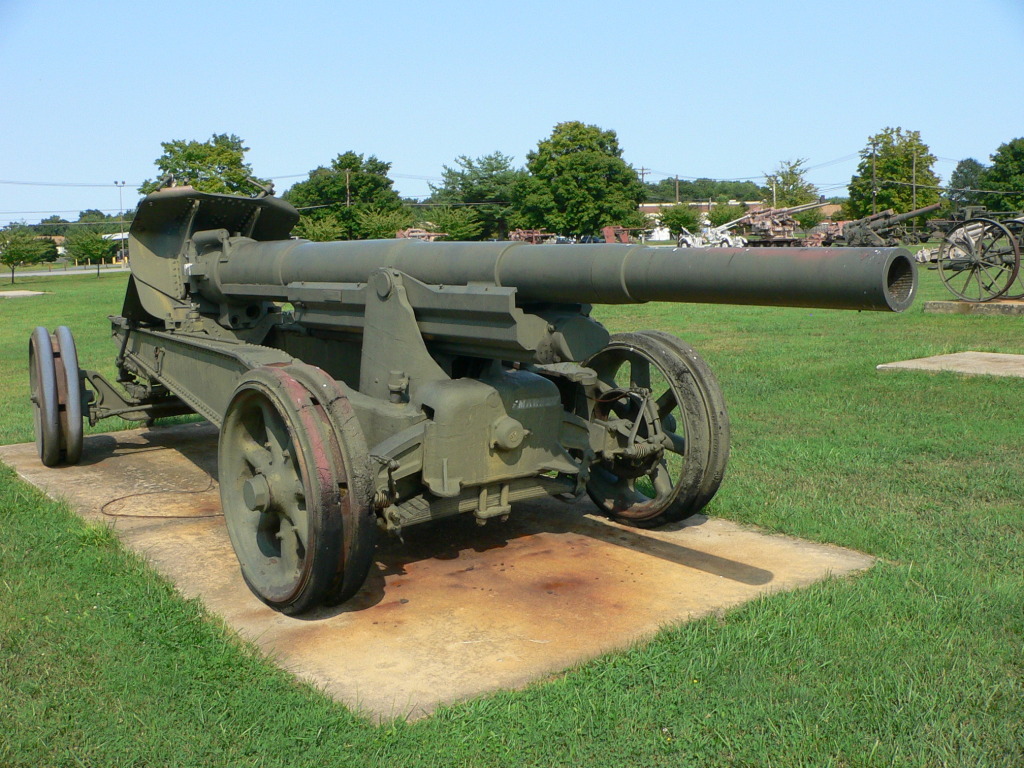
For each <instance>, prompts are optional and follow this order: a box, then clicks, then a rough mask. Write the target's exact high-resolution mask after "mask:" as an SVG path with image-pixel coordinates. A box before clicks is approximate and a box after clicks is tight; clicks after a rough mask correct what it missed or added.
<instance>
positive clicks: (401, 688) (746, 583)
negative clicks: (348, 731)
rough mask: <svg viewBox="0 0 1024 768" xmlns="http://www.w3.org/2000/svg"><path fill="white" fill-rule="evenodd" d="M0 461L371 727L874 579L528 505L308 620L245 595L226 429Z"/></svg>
mask: <svg viewBox="0 0 1024 768" xmlns="http://www.w3.org/2000/svg"><path fill="white" fill-rule="evenodd" d="M0 459H2V460H3V461H5V462H7V463H8V464H10V465H12V466H13V467H14V468H15V469H16V470H17V472H18V474H20V475H21V476H22V477H23V478H25V479H26V480H28V481H29V482H31V483H34V484H35V485H37V486H39V487H40V488H42V489H43V490H44V491H46V492H47V493H49V494H50V495H51V496H54V497H63V498H66V499H67V500H68V501H69V502H70V503H71V505H73V507H74V508H75V509H77V510H78V512H79V513H80V514H81V515H82V516H83V517H84V518H86V519H87V520H91V521H104V522H107V523H109V524H110V525H112V526H113V527H114V528H115V529H116V530H117V532H118V534H119V535H120V536H121V538H122V539H123V540H124V541H125V542H126V544H127V545H128V546H129V547H131V548H133V549H135V550H137V551H138V552H140V553H142V555H144V556H145V557H146V558H147V559H148V560H149V561H150V562H151V563H152V564H153V566H154V567H155V568H156V569H157V570H158V571H159V572H160V573H162V574H164V575H165V576H166V577H168V578H169V579H171V580H172V581H173V582H174V583H175V585H176V586H177V588H178V589H179V590H180V591H181V592H182V593H183V594H184V595H186V596H189V597H199V598H201V599H202V600H203V601H204V603H205V604H206V606H207V607H208V608H209V609H210V610H212V611H214V612H216V613H218V614H220V615H221V616H222V617H223V618H224V620H225V621H226V622H227V624H229V625H230V626H231V627H233V628H234V629H235V630H236V631H237V632H238V633H239V634H240V635H241V636H242V637H244V638H246V639H249V640H251V641H253V642H255V643H257V644H258V645H259V647H260V648H262V649H263V651H264V652H265V653H266V654H267V655H268V656H270V657H271V658H272V659H273V660H274V661H276V662H277V663H279V664H281V665H282V666H283V667H285V668H286V669H288V670H290V671H291V672H293V673H294V674H296V675H298V676H300V677H302V678H305V679H307V680H310V681H312V682H313V683H314V684H316V685H318V686H319V687H321V688H322V689H324V690H325V691H326V692H327V693H328V694H329V695H331V696H333V697H335V698H336V699H338V700H339V701H341V702H343V703H345V704H347V705H349V706H351V707H353V708H355V709H358V710H361V711H363V712H364V713H366V714H368V715H369V716H371V717H373V718H375V719H386V718H391V717H419V716H423V715H425V714H428V713H430V712H431V711H432V710H433V709H434V708H435V707H436V706H438V705H439V704H444V703H451V702H455V701H459V700H463V699H467V698H471V697H473V696H477V695H480V694H483V693H486V692H489V691H494V690H498V689H506V688H517V687H521V686H524V685H526V684H527V683H529V682H531V681H533V680H536V679H538V678H542V677H544V676H545V675H549V674H552V673H555V672H558V671H561V670H564V669H566V668H567V667H569V666H571V665H573V664H576V663H579V662H582V661H585V660H587V659H589V658H592V657H594V656H596V655H598V654H600V653H603V652H606V651H611V650H615V649H622V648H626V647H628V646H630V645H631V644H634V643H636V642H638V641H642V640H643V639H644V638H646V637H649V636H651V635H653V634H654V633H655V632H656V631H657V630H658V629H659V628H661V627H663V626H665V625H669V624H675V623H678V622H683V621H686V620H688V619H692V618H695V617H699V616H702V615H705V614H708V613H712V612H716V611H721V610H723V609H726V608H729V607H731V606H735V605H738V604H740V603H743V602H745V601H747V600H750V599H752V598H754V597H756V596H758V595H762V594H764V593H767V592H775V591H780V590H788V589H794V588H796V587H801V586H805V585H808V584H811V583H813V582H815V581H818V580H821V579H824V578H826V577H828V576H830V575H839V574H846V573H851V572H856V571H861V570H864V569H866V568H869V567H870V566H871V565H872V563H873V562H874V560H873V558H871V557H869V556H867V555H864V554H861V553H858V552H853V551H850V550H845V549H841V548H838V547H833V546H827V545H821V544H814V543H810V542H805V541H799V540H796V539H791V538H786V537H783V536H768V535H765V534H763V533H759V532H757V531H756V530H751V529H748V528H743V527H741V526H738V525H736V524H734V523H730V522H727V521H724V520H714V519H709V518H705V517H702V516H697V517H695V518H693V519H691V520H689V521H687V523H686V524H680V525H677V526H672V527H669V528H668V529H663V530H660V531H641V530H637V529H632V528H626V527H623V526H619V525H616V524H614V523H611V522H608V521H606V520H604V519H602V518H598V517H591V516H589V515H587V514H585V513H586V512H588V511H589V509H591V508H592V507H591V505H590V504H589V502H579V503H576V504H564V503H561V502H558V501H555V500H544V501H542V502H539V503H536V502H534V503H524V504H520V505H518V506H517V507H516V508H515V510H514V511H513V514H512V516H511V517H510V519H509V520H508V522H506V523H500V522H498V521H491V522H490V523H489V524H488V525H487V526H485V527H480V526H477V525H476V524H475V522H474V520H473V519H472V518H471V517H468V516H462V517H459V518H451V519H448V520H446V521H439V522H437V523H433V524H427V525H423V526H417V527H414V528H410V529H408V530H406V532H405V542H404V543H403V542H401V541H398V540H397V539H393V538H387V537H383V538H382V540H381V543H380V545H379V547H378V551H377V560H376V563H375V565H374V567H373V569H372V570H371V573H370V577H369V579H368V580H367V583H366V585H365V587H364V588H363V589H362V591H361V592H360V593H359V594H357V595H356V596H355V598H353V599H352V600H351V601H349V602H348V603H346V604H345V605H343V606H340V607H338V608H334V609H330V610H323V611H320V612H319V613H316V614H314V615H309V616H305V617H302V618H289V617H287V616H283V615H281V614H279V613H275V612H274V611H272V610H270V609H269V608H267V607H266V606H264V605H263V603H261V602H260V601H259V600H257V599H256V598H255V597H253V595H252V594H251V593H250V592H249V590H248V589H247V588H246V586H245V584H244V583H243V581H242V579H241V576H240V575H239V571H238V566H237V563H236V560H235V557H234V554H233V552H232V550H231V545H230V542H229V541H228V536H227V532H226V530H225V527H224V521H223V519H222V518H221V517H220V503H219V495H218V489H217V483H216V479H215V469H216V430H215V429H214V428H213V427H212V426H210V425H208V424H189V425H184V426H175V427H167V428H158V429H154V430H149V431H147V430H136V431H132V432H119V433H113V434H105V435H95V436H90V437H87V438H86V439H85V450H84V454H83V458H82V462H81V464H79V465H78V466H76V467H64V468H57V469H47V468H45V467H43V466H42V464H40V462H39V461H38V459H37V457H36V452H35V446H34V445H33V444H26V445H15V446H5V447H0Z"/></svg>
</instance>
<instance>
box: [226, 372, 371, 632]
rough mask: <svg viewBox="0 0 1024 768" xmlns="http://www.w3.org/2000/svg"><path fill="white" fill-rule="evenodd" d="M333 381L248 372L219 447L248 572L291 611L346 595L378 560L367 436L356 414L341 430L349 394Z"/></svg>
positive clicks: (261, 592) (236, 544)
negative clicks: (339, 415)
mask: <svg viewBox="0 0 1024 768" xmlns="http://www.w3.org/2000/svg"><path fill="white" fill-rule="evenodd" d="M307 369H311V370H307ZM328 382H333V380H331V379H330V378H329V377H327V376H326V374H323V372H322V371H319V370H318V369H313V368H312V366H305V365H294V366H284V367H277V366H266V367H262V368H257V369H255V370H252V371H250V372H248V373H247V374H245V375H244V376H243V377H242V379H241V381H240V382H239V384H238V386H237V387H236V389H235V393H234V395H233V397H232V399H231V402H230V404H229V405H228V408H227V412H226V414H225V417H224V423H223V425H222V427H221V434H220V440H219V443H218V474H219V477H220V495H221V505H222V508H223V511H224V519H225V522H226V524H227V529H228V535H229V537H230V539H231V544H232V546H233V548H234V550H235V554H236V555H237V557H238V561H239V564H240V566H241V570H242V576H243V578H244V579H245V581H246V583H247V584H248V585H249V587H250V589H252V591H253V592H254V593H255V594H256V596H257V597H259V598H260V599H261V600H262V601H263V602H265V603H266V604H267V605H269V606H270V607H272V608H274V609H276V610H279V611H282V612H284V613H287V614H299V613H303V612H305V611H308V610H310V609H312V608H315V607H317V606H319V605H323V604H331V603H336V602H340V601H342V600H345V599H347V598H348V597H350V596H351V595H353V594H355V592H356V591H358V589H359V588H360V587H361V586H362V583H363V581H364V580H365V578H366V573H367V571H368V570H369V566H370V564H371V562H372V551H373V538H374V535H375V530H376V526H375V520H374V516H373V512H372V507H371V504H370V500H371V495H370V486H369V482H370V475H369V473H368V472H366V468H365V462H366V461H367V456H366V447H365V440H364V439H363V437H362V432H361V431H360V430H359V426H358V423H357V422H356V421H355V420H354V419H351V420H349V423H347V424H345V425H344V426H343V427H341V428H339V427H337V426H336V423H337V421H338V419H337V417H336V414H337V412H338V409H339V407H343V405H339V403H338V402H337V398H338V396H339V394H340V397H342V398H343V399H344V395H343V393H340V390H338V389H337V385H336V383H335V384H334V388H331V387H330V386H329V384H328ZM321 385H322V386H321ZM346 403H347V400H346ZM349 407H350V406H349Z"/></svg>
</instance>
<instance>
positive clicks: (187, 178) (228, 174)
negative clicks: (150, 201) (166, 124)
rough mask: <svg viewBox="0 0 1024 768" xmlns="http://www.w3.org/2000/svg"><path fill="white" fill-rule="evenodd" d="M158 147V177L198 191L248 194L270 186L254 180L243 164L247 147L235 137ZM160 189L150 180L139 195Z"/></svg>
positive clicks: (221, 135) (222, 135)
mask: <svg viewBox="0 0 1024 768" xmlns="http://www.w3.org/2000/svg"><path fill="white" fill-rule="evenodd" d="M161 146H162V147H163V148H164V153H163V154H162V155H161V156H160V157H158V158H157V159H156V167H157V168H159V169H160V171H161V174H160V176H161V178H162V177H164V176H166V175H167V174H171V175H173V176H174V178H175V179H176V180H177V181H178V182H179V183H184V184H191V185H192V186H193V187H195V188H196V189H198V190H200V191H201V192H214V193H226V194H235V195H238V194H242V195H249V194H252V192H254V191H255V189H256V185H257V184H259V185H266V184H269V182H268V181H265V180H263V179H255V178H254V175H253V170H252V167H251V166H250V165H249V164H248V163H247V162H245V153H246V152H248V151H249V148H248V147H246V146H243V144H242V140H241V139H240V138H238V137H237V136H235V135H234V134H230V135H229V134H226V133H215V134H214V135H213V136H211V137H210V138H209V139H208V140H207V141H184V140H181V139H176V140H174V141H166V142H161ZM250 179H252V180H250ZM254 181H255V182H256V183H255V184H254ZM159 187H160V179H150V180H147V181H146V182H144V183H143V185H142V186H141V187H139V192H141V193H142V194H144V195H148V194H149V193H150V192H155V191H156V190H157V189H159Z"/></svg>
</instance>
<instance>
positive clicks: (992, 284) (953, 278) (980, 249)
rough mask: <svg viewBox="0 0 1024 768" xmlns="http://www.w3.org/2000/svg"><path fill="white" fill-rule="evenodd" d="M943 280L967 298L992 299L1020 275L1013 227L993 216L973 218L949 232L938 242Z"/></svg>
mask: <svg viewBox="0 0 1024 768" xmlns="http://www.w3.org/2000/svg"><path fill="white" fill-rule="evenodd" d="M937 264H938V269H939V276H940V277H941V278H942V282H943V283H945V285H946V287H947V288H948V289H949V290H950V292H951V293H953V295H955V296H958V297H959V298H961V299H963V300H964V301H971V302H982V301H991V300H992V299H997V298H999V297H1000V296H1002V295H1003V294H1004V293H1006V291H1007V290H1008V289H1009V287H1010V285H1011V284H1012V283H1013V281H1014V280H1015V279H1016V277H1017V273H1018V271H1019V269H1020V251H1019V249H1018V247H1017V241H1016V240H1015V239H1014V237H1013V235H1012V234H1011V233H1010V231H1009V230H1008V229H1007V228H1006V227H1004V226H1002V225H1001V224H1000V223H999V222H997V221H992V220H991V219H970V220H968V221H965V222H964V223H963V224H961V225H959V226H958V227H956V228H955V229H953V230H952V231H950V233H949V234H947V235H946V237H945V239H944V240H943V241H942V245H941V246H939V253H938V260H937Z"/></svg>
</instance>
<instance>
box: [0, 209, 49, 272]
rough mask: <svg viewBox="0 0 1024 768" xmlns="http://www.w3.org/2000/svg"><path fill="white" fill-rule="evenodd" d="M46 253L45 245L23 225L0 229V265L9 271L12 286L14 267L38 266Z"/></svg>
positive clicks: (12, 225)
mask: <svg viewBox="0 0 1024 768" xmlns="http://www.w3.org/2000/svg"><path fill="white" fill-rule="evenodd" d="M51 245H52V243H51ZM46 252H47V246H46V243H45V242H43V241H42V240H41V239H39V238H38V237H36V236H35V235H34V234H33V233H32V230H31V229H29V228H28V227H27V226H25V225H24V224H11V225H10V226H7V227H5V228H4V229H0V264H3V265H4V266H5V267H7V268H8V269H10V270H11V284H12V285H13V284H14V270H15V268H16V267H21V266H25V265H27V264H38V263H39V262H40V261H42V260H43V258H44V256H45V255H46Z"/></svg>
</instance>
